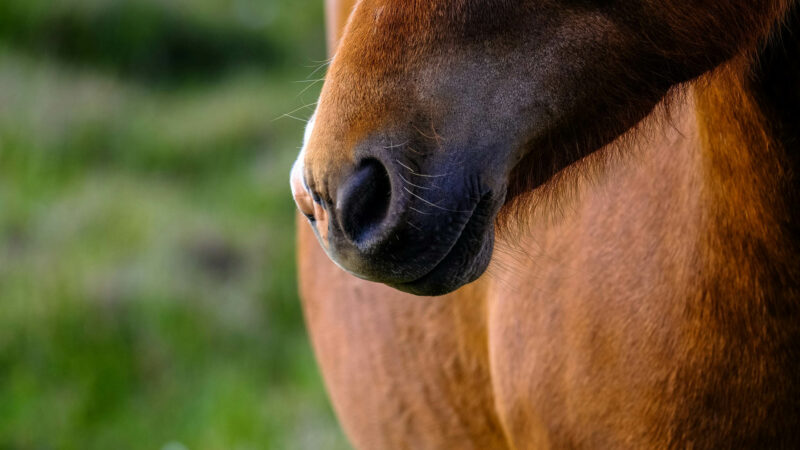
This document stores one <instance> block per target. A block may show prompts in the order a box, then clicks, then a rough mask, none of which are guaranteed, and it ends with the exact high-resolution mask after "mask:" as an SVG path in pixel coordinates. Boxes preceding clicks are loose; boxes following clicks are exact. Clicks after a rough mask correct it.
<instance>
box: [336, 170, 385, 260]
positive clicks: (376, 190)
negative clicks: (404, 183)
mask: <svg viewBox="0 0 800 450" xmlns="http://www.w3.org/2000/svg"><path fill="white" fill-rule="evenodd" d="M391 202H392V185H391V182H390V179H389V174H388V173H387V171H386V168H385V167H384V166H383V164H381V162H380V161H378V160H377V159H365V160H363V161H361V163H360V164H359V165H358V167H357V168H356V169H355V171H353V173H352V175H350V176H349V177H348V178H347V179H346V180H344V182H343V183H342V185H341V186H339V189H338V193H337V208H336V209H337V216H338V219H339V224H340V226H341V230H342V232H343V234H344V235H345V237H346V238H347V239H348V240H349V241H350V242H352V243H353V244H354V245H355V246H356V247H358V248H360V249H362V251H368V249H369V247H371V243H372V242H373V241H375V240H377V239H379V238H380V237H381V236H382V235H383V234H384V231H385V230H383V228H384V227H385V225H386V219H387V216H388V214H389V212H390V209H391V208H390V206H391Z"/></svg>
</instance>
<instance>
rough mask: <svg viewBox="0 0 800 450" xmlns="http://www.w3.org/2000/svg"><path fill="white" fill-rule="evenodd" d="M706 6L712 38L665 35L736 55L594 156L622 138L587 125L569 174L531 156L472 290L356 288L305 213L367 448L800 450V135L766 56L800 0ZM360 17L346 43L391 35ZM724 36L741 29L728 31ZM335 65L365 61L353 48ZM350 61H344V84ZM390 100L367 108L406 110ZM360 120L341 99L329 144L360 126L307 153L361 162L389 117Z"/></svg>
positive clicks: (673, 12) (318, 302)
mask: <svg viewBox="0 0 800 450" xmlns="http://www.w3.org/2000/svg"><path fill="white" fill-rule="evenodd" d="M345 3H346V2H345ZM366 3H369V2H368V0H364V4H362V5H361V6H359V7H366V6H365V4H366ZM434 3H435V2H424V1H415V2H398V3H396V4H395V7H397V8H401V6H397V5H405V6H403V7H407V8H422V9H425V8H432V5H433V4H434ZM452 3H453V4H454V5H459V6H460V7H464V8H468V7H469V5H470V4H473V3H474V2H467V1H462V2H452ZM500 3H502V2H498V4H500ZM570 3H574V4H575V7H580V4H581V3H583V2H580V1H574V2H570ZM437 4H438V3H437ZM641 4H642V5H643V7H646V8H654V9H657V10H658V14H655V13H654V14H650V15H649V16H651V17H659V19H658V20H661V21H664V22H666V23H685V19H686V18H685V17H682V18H681V17H678V16H682V15H685V14H688V12H687V11H688V9H689V8H685V7H683V5H682V4H680V3H679V2H676V1H670V2H654V1H653V2H641ZM697 5H699V10H698V9H693V10H692V14H694V15H693V16H692V19H691V20H693V21H700V22H702V23H703V25H702V29H705V30H708V33H707V34H706V36H702V37H701V36H696V35H690V34H686V33H684V32H682V31H681V30H674V32H673V33H669V34H670V36H669V38H665V39H662V38H658V37H653V42H658V44H659V45H658V49H659V51H662V52H681V58H684V59H685V60H689V61H694V60H696V61H694V62H693V64H695V65H699V64H700V63H698V62H697V61H702V60H703V59H704V58H705V59H709V58H711V57H709V56H707V55H708V54H709V48H713V49H714V56H713V58H715V59H713V61H702V62H703V63H704V64H712V63H713V65H718V64H721V65H720V66H719V67H718V68H717V69H715V70H713V71H712V72H710V73H707V74H706V75H704V76H703V77H702V78H700V79H698V80H695V81H691V82H690V83H689V84H688V85H687V86H685V87H684V89H683V90H682V91H681V92H682V93H681V94H678V95H676V96H675V97H674V98H673V99H671V103H670V104H669V108H668V109H669V114H668V115H665V114H663V113H658V112H657V113H655V114H653V115H651V116H650V117H648V118H647V119H645V121H644V122H642V123H640V124H639V125H638V127H637V130H635V132H629V133H628V134H626V135H625V136H623V139H624V140H625V141H624V142H623V141H618V142H617V143H613V144H611V145H610V146H607V147H606V148H603V149H601V150H598V151H596V152H591V149H590V147H591V146H592V145H595V144H596V143H597V142H599V141H602V140H607V139H608V136H605V137H604V136H600V135H599V134H598V133H600V132H599V131H598V132H597V133H594V132H593V133H594V134H595V135H594V136H589V137H584V138H585V142H583V143H577V144H576V148H578V149H579V150H577V151H576V153H575V154H572V155H570V156H568V157H566V158H565V159H564V160H562V161H560V162H554V163H553V167H554V168H558V167H559V166H561V165H566V164H569V163H571V162H573V161H575V160H577V159H580V158H582V159H580V160H579V161H577V162H575V163H574V164H572V165H571V166H569V167H568V168H567V170H566V171H560V172H558V176H557V177H558V179H550V181H548V182H547V183H545V184H544V185H543V186H542V187H539V188H538V189H536V190H531V189H532V188H533V187H536V186H539V185H540V184H541V183H542V181H543V180H542V179H541V178H542V177H543V176H545V175H546V174H544V175H543V174H531V173H527V174H526V173H520V170H522V169H521V168H520V169H518V171H517V172H516V175H515V177H516V180H517V181H518V184H517V185H516V186H517V189H518V192H517V194H518V195H517V196H516V198H515V199H514V201H513V202H512V203H509V204H508V205H507V206H506V207H507V211H506V212H507V213H508V214H506V215H505V216H504V219H505V220H506V224H505V227H506V229H507V231H506V232H505V233H503V234H502V235H501V236H500V237H499V238H498V242H497V246H496V249H495V253H494V257H493V260H492V263H491V265H490V268H489V271H488V272H487V274H486V275H484V276H483V277H482V278H481V279H480V280H478V281H477V282H476V283H473V284H471V285H468V286H465V287H464V288H462V289H460V290H458V291H456V292H454V293H452V294H449V295H447V296H444V297H440V298H435V299H420V298H416V297H413V296H410V295H407V294H403V293H401V292H398V291H395V290H393V289H391V288H388V287H386V286H383V285H379V284H375V283H370V282H367V281H363V280H359V279H356V278H354V277H352V276H350V275H348V274H346V273H345V272H343V271H341V270H340V269H338V268H337V267H336V266H335V265H334V264H333V263H332V262H331V261H330V260H329V259H328V258H327V257H326V256H325V254H324V253H323V252H322V250H321V249H320V247H319V245H318V244H317V243H316V241H315V239H314V236H313V233H312V232H311V230H310V229H309V227H308V226H307V225H306V224H305V223H302V222H301V223H300V224H299V226H298V239H299V246H298V256H299V271H300V277H301V280H300V281H301V294H302V297H303V306H304V310H305V314H306V319H307V323H308V327H309V331H310V334H311V337H312V341H313V344H314V348H315V351H316V354H317V358H318V360H319V363H320V366H321V369H322V372H323V375H324V377H325V381H326V385H327V387H328V390H329V393H330V395H331V398H332V400H333V404H334V408H335V409H336V412H337V415H338V417H339V418H340V420H341V422H342V425H343V427H344V429H345V431H346V432H347V434H348V436H349V437H350V439H351V440H352V442H353V444H354V445H355V446H356V447H358V448H367V449H375V448H391V449H402V448H415V449H416V448H464V449H469V448H474V449H485V448H498V449H501V448H516V449H523V448H548V447H552V448H573V447H575V448H577V447H593V448H664V447H680V448H685V447H697V448H733V447H762V448H797V447H799V446H800V432H798V431H797V430H796V427H797V424H798V423H800V367H798V366H800V320H798V319H800V317H798V307H799V306H800V303H799V302H800V264H798V253H800V245H799V244H798V238H799V237H800V236H799V233H798V230H800V226H799V225H800V217H798V215H800V213H798V211H797V210H798V204H797V199H798V179H797V176H798V171H800V166H799V165H798V158H800V156H798V154H800V149H798V145H800V144H798V142H800V140H798V139H797V134H798V132H797V131H795V130H796V127H797V122H793V121H792V120H794V119H797V118H798V117H800V116H793V115H791V114H795V112H794V110H791V111H789V112H787V107H786V105H782V104H781V103H780V97H778V98H777V99H776V98H773V97H774V96H770V94H769V86H768V85H767V83H766V81H768V80H769V79H768V77H767V75H765V74H768V73H769V72H770V69H769V67H767V68H765V65H768V64H769V63H768V62H766V63H765V62H763V61H760V60H759V59H758V58H765V56H764V55H765V53H764V47H759V45H761V44H759V42H760V41H759V39H761V38H763V37H764V36H766V34H767V32H768V30H769V29H771V28H773V26H774V22H775V20H776V19H777V18H780V17H783V16H784V12H785V10H786V8H787V6H788V5H789V2H766V1H750V2H711V1H709V2H697ZM342 7H343V8H344V6H342ZM749 8H752V9H749ZM745 9H749V13H748V14H744V13H743V11H744V10H745ZM425 11H429V13H430V14H438V13H439V10H436V9H429V10H428V9H425ZM417 12H419V11H417V10H413V11H405V13H406V14H407V15H409V16H410V15H412V14H411V13H417ZM456 16H457V17H461V18H463V17H465V15H464V14H456ZM398 17H403V15H398ZM419 17H423V18H424V17H428V16H426V15H425V14H422V15H420V16H419ZM466 17H469V15H467V16H466ZM362 19H363V17H362ZM397 20H400V19H399V18H398V19H397ZM421 20H424V19H421ZM486 20H487V22H488V23H489V25H491V23H492V20H491V17H490V18H486ZM682 21H683V22H682ZM435 22H436V21H432V23H435ZM337 23H342V22H341V21H340V20H337ZM395 25H397V26H403V25H402V23H397V24H395ZM359 26H362V25H359V23H357V22H352V21H351V23H350V25H349V27H348V31H347V33H348V34H349V36H350V39H351V40H352V39H365V40H370V39H379V38H376V37H374V36H370V35H367V34H366V30H362V29H359ZM714 27H718V28H721V27H725V28H726V29H729V31H730V34H727V35H726V36H728V39H722V38H720V37H719V36H720V35H719V34H716V33H714ZM430 28H431V33H433V34H434V35H435V33H437V32H438V31H437V30H436V29H435V27H434V26H433V25H431V27H430ZM359 30H361V31H360V32H361V34H359ZM706 37H707V38H708V39H704V38H706ZM409 39H411V40H412V41H414V40H424V39H425V37H424V36H422V37H419V36H416V37H409ZM783 39H788V38H787V37H784V38H783ZM690 44H691V45H690ZM734 44H735V46H734ZM376 45H381V46H383V45H389V46H391V45H392V44H391V43H385V42H381V41H378V44H376ZM396 45H399V44H396ZM403 45H422V44H413V42H412V43H408V42H407V43H404V44H403ZM771 45H777V42H776V41H773V43H772V44H771ZM790 45H795V46H797V44H796V43H790ZM357 47H358V46H353V47H352V48H357ZM795 48H796V47H795ZM389 53H391V52H389ZM340 57H342V58H348V57H349V58H353V60H354V62H353V64H361V62H360V61H367V62H366V63H365V64H367V63H368V61H369V60H370V56H368V55H363V54H348V50H347V49H345V48H343V49H340ZM356 59H358V61H355V60H356ZM780 61H781V60H780V58H778V64H780ZM784 64H785V63H784ZM388 66H389V67H391V64H388ZM385 67H386V65H384V69H383V70H385ZM711 67H713V66H711ZM711 67H708V68H709V69H710V68H711ZM781 67H784V66H781ZM368 68H369V69H370V70H372V69H374V68H375V67H373V66H369V67H368ZM347 70H351V69H349V68H347V67H345V66H343V65H342V64H340V65H339V66H338V67H337V66H336V65H334V67H333V68H332V73H331V74H330V75H329V76H330V77H332V78H333V79H340V78H337V77H346V76H347V75H346V74H345V73H343V72H346V71H347ZM778 70H783V69H782V68H779V69H778ZM797 74H799V75H800V70H798V71H797ZM765 80H766V81H765ZM796 80H797V78H795V83H796ZM345 84H346V83H345ZM326 89H327V90H328V91H331V90H332V89H334V88H333V87H328V86H326ZM365 89H366V90H365V91H364V92H363V93H362V94H363V95H364V96H365V97H363V98H366V97H368V96H369V95H371V91H370V90H369V89H370V88H369V86H367V87H366V88H365ZM797 90H798V91H800V88H798V89H797ZM380 95H387V94H386V93H383V94H380ZM335 97H336V96H329V97H327V98H328V100H327V101H333V100H331V99H332V98H335ZM798 97H800V96H798ZM798 97H794V98H798ZM378 98H379V100H380V99H381V98H384V97H380V96H379V97H378ZM339 100H340V101H342V102H344V101H345V100H344V97H341V98H340V99H339ZM390 100H391V99H390V96H387V97H385V101H383V100H380V101H377V102H375V103H374V105H377V106H374V107H375V108H378V109H371V111H372V112H373V113H376V114H377V113H380V114H382V115H380V117H391V114H389V113H388V111H390V110H391V109H392V107H391V106H390ZM661 105H662V106H663V107H664V108H666V100H665V101H664V102H663V103H661ZM348 108H349V110H348ZM371 108H372V107H371ZM354 111H355V112H354ZM358 111H361V112H363V111H364V109H363V108H362V106H361V105H354V104H353V103H349V102H346V103H342V104H341V105H340V108H338V109H337V112H338V114H340V115H341V117H334V116H333V113H330V115H328V116H324V117H322V118H320V117H318V118H317V120H318V122H320V123H323V124H324V125H325V127H328V130H327V131H322V132H321V133H320V134H319V136H320V137H318V138H315V139H321V140H322V139H331V138H333V137H337V138H341V136H340V135H339V133H341V132H340V131H338V129H337V127H341V126H343V124H345V123H349V124H350V125H352V123H353V122H351V121H350V119H352V118H353V117H358V120H355V119H354V120H355V122H357V123H359V124H360V125H358V126H347V127H344V128H345V129H347V130H349V131H348V133H349V135H348V136H349V137H348V138H347V139H342V140H340V141H337V142H341V144H340V147H338V148H337V149H330V151H331V152H332V153H333V154H334V155H335V154H336V153H337V152H338V155H339V156H331V154H330V153H325V154H323V153H320V152H318V153H317V154H316V155H313V157H312V158H316V161H317V162H318V163H321V162H322V161H323V159H324V161H325V164H324V167H327V168H328V169H332V168H334V167H335V165H336V161H337V158H342V159H345V160H346V159H347V158H348V156H347V154H346V150H347V148H348V147H347V145H348V143H352V142H355V141H357V140H358V139H359V136H360V133H365V132H368V130H369V129H372V128H374V127H375V126H376V124H374V123H372V124H370V122H369V119H368V116H369V114H361V112H358ZM348 114H354V116H347V115H348ZM787 114H788V116H787ZM615 120H621V121H622V122H626V121H627V120H623V119H620V118H619V117H616V118H615ZM615 133H616V134H619V133H618V132H615ZM548 139H556V138H555V137H554V136H551V137H549V138H548ZM584 145H585V146H586V148H585V149H583V148H582V146H584ZM595 148H596V147H595ZM601 162H602V164H600V163H601ZM527 163H528V164H530V161H528V162H527ZM601 166H602V170H599V171H598V170H597V168H598V167H601ZM521 167H525V166H521ZM319 170H322V169H319ZM580 173H588V174H592V176H589V177H580V176H576V175H577V174H580ZM550 175H552V173H551V174H550ZM567 194H569V197H570V201H568V202H566V201H564V200H565V197H566V196H567ZM546 196H550V198H551V200H550V201H549V202H548V203H550V204H551V206H552V207H556V206H558V207H561V211H560V212H559V220H556V221H553V220H549V217H548V216H547V215H543V214H539V213H535V212H534V211H533V210H532V209H531V208H532V207H536V208H537V209H540V208H539V207H540V206H541V205H542V204H543V203H542V201H543V200H542V199H543V198H545V197H546ZM512 207H513V208H512ZM520 216H521V217H520Z"/></svg>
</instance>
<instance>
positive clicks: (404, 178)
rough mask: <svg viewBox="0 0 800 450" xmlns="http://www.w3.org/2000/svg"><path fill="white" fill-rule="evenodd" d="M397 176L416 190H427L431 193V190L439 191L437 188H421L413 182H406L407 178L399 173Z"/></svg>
mask: <svg viewBox="0 0 800 450" xmlns="http://www.w3.org/2000/svg"><path fill="white" fill-rule="evenodd" d="M397 176H399V177H400V179H401V180H403V181H405V182H406V183H408V184H410V185H411V186H414V187H415V188H420V189H424V190H426V191H430V190H433V189H439V188H438V187H437V186H434V187H425V186H420V185H418V184H414V183H412V182H410V181H408V180H406V177H404V176H402V175H400V174H399V173H398V174H397Z"/></svg>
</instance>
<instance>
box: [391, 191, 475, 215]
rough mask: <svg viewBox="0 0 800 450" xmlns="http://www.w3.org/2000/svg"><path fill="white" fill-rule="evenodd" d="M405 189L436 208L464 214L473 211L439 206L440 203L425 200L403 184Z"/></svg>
mask: <svg viewBox="0 0 800 450" xmlns="http://www.w3.org/2000/svg"><path fill="white" fill-rule="evenodd" d="M403 189H405V191H406V192H408V193H409V194H411V195H412V196H414V197H416V198H418V199H419V200H421V201H422V202H423V203H426V204H428V205H430V206H433V207H434V208H439V209H441V210H442V211H447V212H454V213H464V214H468V213H471V212H472V211H463V210H462V211H459V210H456V209H448V208H445V207H443V206H439V205H437V204H436V203H433V202H430V201H428V200H425V199H424V198H422V197H420V196H419V195H417V194H415V193H413V192H411V191H410V190H409V189H408V188H407V187H405V186H403Z"/></svg>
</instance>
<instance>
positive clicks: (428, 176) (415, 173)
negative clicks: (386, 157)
mask: <svg viewBox="0 0 800 450" xmlns="http://www.w3.org/2000/svg"><path fill="white" fill-rule="evenodd" d="M394 162H396V163H397V164H400V165H401V166H403V167H405V168H406V169H407V170H408V171H409V172H411V174H412V175H416V176H418V177H425V178H440V177H446V176H447V175H448V174H446V173H443V174H440V175H425V174H421V173H417V172H416V171H415V170H414V169H412V168H411V167H408V166H407V165H405V164H403V163H401V162H400V161H398V160H396V159H395V160H394Z"/></svg>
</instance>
